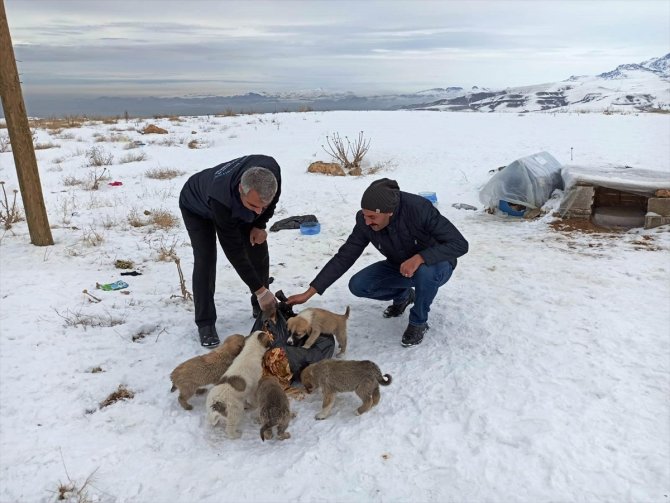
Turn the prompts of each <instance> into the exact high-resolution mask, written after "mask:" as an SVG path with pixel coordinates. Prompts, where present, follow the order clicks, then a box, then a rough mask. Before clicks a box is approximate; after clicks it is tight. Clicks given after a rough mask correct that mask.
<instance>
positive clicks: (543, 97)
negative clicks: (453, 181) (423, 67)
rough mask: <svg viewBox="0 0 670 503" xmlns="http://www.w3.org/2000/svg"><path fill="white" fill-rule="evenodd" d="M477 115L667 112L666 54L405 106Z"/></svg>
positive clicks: (669, 57)
mask: <svg viewBox="0 0 670 503" xmlns="http://www.w3.org/2000/svg"><path fill="white" fill-rule="evenodd" d="M404 108H410V109H414V110H439V111H464V110H471V111H479V112H536V111H552V112H568V111H569V112H604V111H612V112H626V111H629V112H646V111H654V110H670V53H668V54H666V55H665V56H663V57H661V58H653V59H650V60H647V61H644V62H642V63H639V64H637V63H635V64H623V65H619V66H618V67H617V68H615V69H614V70H612V71H609V72H605V73H601V74H599V75H596V76H572V77H570V78H568V79H566V80H564V81H561V82H554V83H546V84H538V85H534V86H525V87H510V88H507V89H504V90H487V91H481V90H473V91H470V92H467V93H464V94H462V95H460V96H456V97H453V98H447V99H441V100H437V101H433V102H430V103H422V104H421V105H416V106H410V107H404Z"/></svg>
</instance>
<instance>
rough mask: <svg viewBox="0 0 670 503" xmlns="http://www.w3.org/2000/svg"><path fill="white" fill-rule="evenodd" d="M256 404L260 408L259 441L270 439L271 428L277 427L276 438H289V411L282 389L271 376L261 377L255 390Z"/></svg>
mask: <svg viewBox="0 0 670 503" xmlns="http://www.w3.org/2000/svg"><path fill="white" fill-rule="evenodd" d="M256 403H257V404H258V406H259V407H260V411H259V417H260V419H261V425H262V426H261V440H262V441H264V442H265V441H266V440H269V439H271V438H272V428H273V427H274V426H276V427H277V438H278V439H279V440H285V439H287V438H291V434H290V433H289V432H288V431H286V428H288V423H289V421H290V420H291V409H290V408H289V404H288V397H287V396H286V392H285V391H284V388H283V387H282V385H281V384H280V383H279V379H277V378H276V377H275V376H273V375H268V376H263V377H261V380H260V381H259V382H258V388H257V389H256Z"/></svg>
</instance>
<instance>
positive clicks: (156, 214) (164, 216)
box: [149, 210, 179, 230]
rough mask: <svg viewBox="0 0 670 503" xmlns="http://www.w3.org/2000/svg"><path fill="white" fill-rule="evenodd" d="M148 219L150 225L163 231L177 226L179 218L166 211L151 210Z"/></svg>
mask: <svg viewBox="0 0 670 503" xmlns="http://www.w3.org/2000/svg"><path fill="white" fill-rule="evenodd" d="M149 217H150V220H151V223H152V224H154V225H155V226H156V227H158V228H160V229H163V230H167V229H172V228H173V227H177V226H178V225H179V218H177V217H176V216H175V215H174V213H171V212H169V211H168V210H152V212H151V214H150V215H149Z"/></svg>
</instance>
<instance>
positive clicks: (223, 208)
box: [179, 155, 281, 348]
mask: <svg viewBox="0 0 670 503" xmlns="http://www.w3.org/2000/svg"><path fill="white" fill-rule="evenodd" d="M280 194H281V171H280V168H279V164H277V161H275V160H274V159H273V158H272V157H268V156H265V155H248V156H245V157H240V158H239V159H234V160H232V161H228V162H225V163H223V164H219V165H218V166H215V167H213V168H209V169H205V170H203V171H200V172H199V173H196V174H195V175H193V176H191V177H190V178H189V179H188V181H187V182H186V184H185V185H184V188H183V189H182V190H181V194H180V196H179V209H180V210H181V214H182V217H183V218H184V224H185V225H186V230H187V231H188V235H189V237H190V239H191V246H192V247H193V260H194V263H193V301H194V303H195V323H196V325H197V326H198V334H199V336H200V343H201V344H202V345H203V346H205V347H210V348H211V347H214V346H217V345H218V344H219V342H220V341H219V336H218V334H217V332H216V327H215V323H216V307H215V305H214V289H215V284H216V255H217V251H216V238H217V236H218V238H219V243H220V244H221V248H222V249H223V252H224V254H225V255H226V258H227V259H228V261H229V262H230V263H231V265H232V266H233V268H234V269H235V271H236V272H237V274H238V275H239V277H240V278H241V279H242V281H244V283H246V285H247V286H248V287H249V289H250V290H251V292H252V293H253V294H254V296H252V305H253V307H254V312H256V311H257V310H258V309H262V310H265V309H269V308H271V307H272V306H273V305H274V304H275V303H276V302H277V300H276V299H275V297H274V295H273V294H272V292H271V291H270V290H268V281H269V276H270V257H269V255H268V245H267V241H266V239H267V232H266V231H265V227H266V224H267V222H268V220H269V219H270V218H271V217H272V215H273V214H274V210H275V206H276V205H277V201H278V200H279V195H280Z"/></svg>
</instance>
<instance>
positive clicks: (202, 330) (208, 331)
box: [198, 325, 221, 348]
mask: <svg viewBox="0 0 670 503" xmlns="http://www.w3.org/2000/svg"><path fill="white" fill-rule="evenodd" d="M198 335H199V336H200V344H201V345H202V346H203V347H205V348H214V347H216V346H218V345H219V343H220V342H221V341H220V340H219V334H217V333H216V327H215V326H214V325H209V326H207V327H199V328H198Z"/></svg>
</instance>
